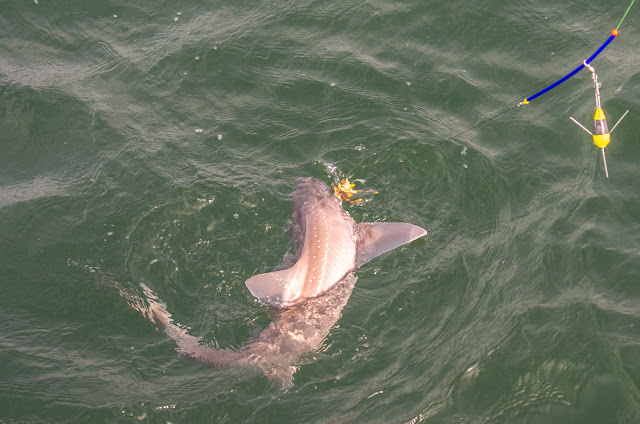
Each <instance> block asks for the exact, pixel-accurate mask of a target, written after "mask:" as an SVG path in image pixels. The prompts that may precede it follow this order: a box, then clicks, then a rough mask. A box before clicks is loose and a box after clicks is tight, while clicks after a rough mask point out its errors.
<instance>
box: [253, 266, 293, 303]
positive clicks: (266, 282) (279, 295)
mask: <svg viewBox="0 0 640 424" xmlns="http://www.w3.org/2000/svg"><path fill="white" fill-rule="evenodd" d="M295 273H296V266H295V265H294V266H292V267H291V268H287V269H283V270H280V271H273V272H267V273H265V274H258V275H254V276H253V277H251V278H249V279H248V280H247V281H246V282H245V285H246V286H247V288H248V289H249V291H250V292H251V294H252V295H254V296H255V297H256V298H257V299H258V300H259V301H260V303H264V304H266V305H271V306H275V307H276V308H282V307H284V306H288V305H286V301H285V300H286V299H287V298H288V297H289V296H290V295H291V293H289V291H290V290H291V287H289V284H287V283H288V282H290V281H292V279H293V278H294V276H295ZM295 297H297V296H294V298H295Z"/></svg>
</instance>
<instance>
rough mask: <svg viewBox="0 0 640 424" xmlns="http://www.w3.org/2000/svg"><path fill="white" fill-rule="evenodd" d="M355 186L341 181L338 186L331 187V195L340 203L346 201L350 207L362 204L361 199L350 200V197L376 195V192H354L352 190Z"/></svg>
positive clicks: (347, 181)
mask: <svg viewBox="0 0 640 424" xmlns="http://www.w3.org/2000/svg"><path fill="white" fill-rule="evenodd" d="M355 186H356V185H355V184H353V183H352V182H351V181H349V180H348V179H346V178H345V179H343V180H342V181H340V184H337V185H335V186H333V193H334V196H335V198H336V199H338V200H340V201H341V202H342V201H347V202H349V203H351V204H352V205H353V204H355V203H358V202H362V199H356V200H351V196H354V195H356V194H359V193H372V194H378V192H377V191H374V190H354V189H353V188H354V187H355Z"/></svg>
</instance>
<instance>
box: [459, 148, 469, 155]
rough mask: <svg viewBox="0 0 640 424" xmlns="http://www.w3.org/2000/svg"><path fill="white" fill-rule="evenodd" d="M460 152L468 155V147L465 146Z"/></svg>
mask: <svg viewBox="0 0 640 424" xmlns="http://www.w3.org/2000/svg"><path fill="white" fill-rule="evenodd" d="M460 154H461V155H462V156H464V155H466V154H467V148H466V147H465V148H464V149H462V151H461V152H460Z"/></svg>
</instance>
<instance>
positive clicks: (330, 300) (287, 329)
mask: <svg viewBox="0 0 640 424" xmlns="http://www.w3.org/2000/svg"><path fill="white" fill-rule="evenodd" d="M291 197H292V198H293V211H292V218H293V228H292V233H291V242H292V246H293V250H294V255H293V258H291V259H292V260H291V259H289V260H290V261H291V262H292V265H291V264H283V265H282V266H281V267H283V266H287V265H291V266H289V267H288V268H286V269H280V270H276V271H273V272H269V273H264V274H259V275H255V276H253V277H251V278H249V279H248V280H247V281H246V283H245V284H246V286H247V288H248V289H249V291H250V292H251V294H253V295H254V296H255V297H256V298H257V299H258V300H259V301H260V302H262V303H264V304H268V305H271V306H274V307H276V308H278V309H279V310H278V313H277V314H276V317H275V318H274V320H273V321H272V322H271V324H270V325H269V326H268V327H267V328H266V329H265V330H264V331H263V332H262V333H261V334H260V335H259V336H257V337H256V338H255V339H254V340H252V341H250V342H249V343H247V344H246V345H244V346H242V347H240V348H239V349H238V350H224V349H212V348H210V347H207V346H204V345H200V344H199V339H198V338H196V337H193V336H191V335H189V334H187V332H186V330H184V329H182V328H180V327H178V326H177V325H175V324H174V323H173V321H172V319H171V315H170V314H169V313H168V312H167V310H166V308H165V306H164V305H163V304H162V302H160V301H159V300H158V299H157V297H156V296H155V295H154V294H153V293H152V292H151V290H149V289H148V288H147V287H146V286H143V289H145V294H146V295H147V300H148V302H149V305H150V307H149V315H150V317H151V319H152V320H155V319H157V320H159V321H160V322H161V323H162V324H163V325H164V329H165V332H166V333H167V334H168V335H169V336H170V337H171V338H173V339H174V340H175V341H176V342H177V345H178V351H179V352H180V353H182V354H183V355H185V356H188V357H190V358H192V359H195V360H197V361H199V362H203V363H206V364H209V365H212V366H215V367H231V366H243V365H258V366H260V367H261V368H262V369H263V370H264V371H265V374H267V375H268V376H270V377H272V378H274V379H276V380H279V381H281V382H283V383H284V384H289V383H290V382H291V381H292V376H293V372H294V371H295V367H294V364H295V362H296V359H297V358H298V357H300V356H301V355H303V354H305V353H307V352H310V351H313V350H314V349H316V348H317V347H318V346H319V345H320V343H322V341H323V340H324V338H325V337H326V336H327V334H328V333H329V331H330V330H331V328H332V327H333V325H334V324H335V323H336V321H337V320H338V319H339V318H340V314H341V311H342V309H343V308H344V306H345V305H346V304H347V301H348V299H349V297H350V296H351V292H352V290H353V286H354V284H355V282H356V280H357V277H356V276H355V275H354V273H353V271H354V270H355V269H356V268H358V267H359V266H361V265H363V264H365V263H367V262H368V261H370V260H371V259H373V258H375V257H376V256H378V255H380V254H382V253H385V252H387V251H389V250H392V249H394V248H396V247H398V246H401V245H403V244H406V243H409V242H411V241H413V240H415V239H417V238H419V237H422V236H424V235H426V233H427V232H426V231H425V230H424V229H422V228H420V227H418V226H416V225H412V224H408V223H387V222H381V223H361V224H356V223H355V222H354V220H353V219H352V218H351V216H350V215H349V214H348V213H347V212H346V211H345V210H344V209H343V208H342V204H341V202H340V201H339V200H338V199H336V198H335V197H334V196H333V193H332V192H331V190H330V189H329V186H327V185H326V184H325V183H324V182H322V181H319V180H316V179H312V178H300V179H299V180H298V184H297V186H296V189H295V191H294V192H293V193H292V194H291ZM285 261H287V259H286V256H285Z"/></svg>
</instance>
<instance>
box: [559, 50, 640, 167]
mask: <svg viewBox="0 0 640 424" xmlns="http://www.w3.org/2000/svg"><path fill="white" fill-rule="evenodd" d="M584 66H585V67H586V68H587V69H589V71H591V78H592V79H593V83H594V85H595V88H596V112H595V114H594V115H593V132H591V131H589V130H588V129H586V128H585V127H584V125H582V124H581V123H580V122H578V121H576V120H575V119H574V118H573V117H572V116H570V117H569V118H570V119H571V120H572V121H573V122H575V123H576V124H578V126H579V127H580V128H582V129H583V130H585V131H586V132H588V133H589V134H591V136H592V137H593V144H595V145H596V146H598V148H600V151H601V152H602V161H603V162H604V173H605V175H606V176H607V178H609V170H608V169H607V158H606V156H605V155H604V148H605V147H607V145H608V144H609V141H611V133H612V132H613V130H615V129H616V127H617V126H618V124H619V123H620V121H622V118H624V117H625V116H627V113H629V111H628V110H627V111H626V112H625V113H624V114H623V115H622V117H620V119H618V122H616V124H615V125H614V126H613V128H611V131H609V126H608V125H607V118H606V117H605V116H604V111H603V110H602V106H601V104H600V83H599V82H598V75H596V71H595V69H594V68H593V66H591V65H589V64H588V63H587V62H586V61H585V62H584Z"/></svg>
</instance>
